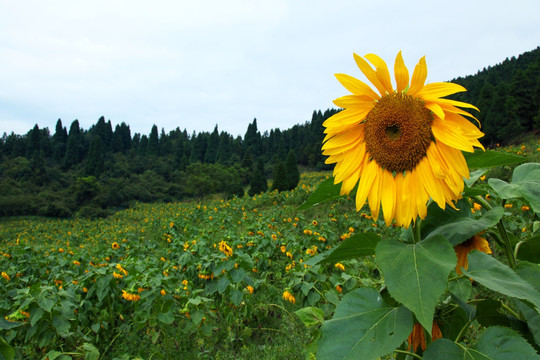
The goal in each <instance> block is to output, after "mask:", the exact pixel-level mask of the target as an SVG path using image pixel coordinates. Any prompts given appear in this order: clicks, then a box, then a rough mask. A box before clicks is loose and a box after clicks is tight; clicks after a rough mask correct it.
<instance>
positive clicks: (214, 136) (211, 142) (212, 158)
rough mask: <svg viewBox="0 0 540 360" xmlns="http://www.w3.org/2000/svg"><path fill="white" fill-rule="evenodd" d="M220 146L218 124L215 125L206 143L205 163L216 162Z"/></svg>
mask: <svg viewBox="0 0 540 360" xmlns="http://www.w3.org/2000/svg"><path fill="white" fill-rule="evenodd" d="M218 147H219V132H218V126H217V125H216V126H215V127H214V131H212V133H211V134H210V137H209V138H208V143H207V144H206V152H205V153H204V163H205V164H213V163H215V162H216V158H217V152H218Z"/></svg>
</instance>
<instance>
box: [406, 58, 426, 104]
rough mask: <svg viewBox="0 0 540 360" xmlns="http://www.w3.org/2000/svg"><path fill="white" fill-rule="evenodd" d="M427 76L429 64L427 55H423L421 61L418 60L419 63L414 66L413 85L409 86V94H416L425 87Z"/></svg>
mask: <svg viewBox="0 0 540 360" xmlns="http://www.w3.org/2000/svg"><path fill="white" fill-rule="evenodd" d="M426 78H427V65H426V57H425V56H423V57H422V58H421V59H420V61H418V64H416V66H415V68H414V72H413V74H412V79H411V87H410V88H409V91H408V94H409V95H416V94H417V93H418V92H419V91H420V90H422V88H423V87H424V83H425V82H426Z"/></svg>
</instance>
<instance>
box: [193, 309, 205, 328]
mask: <svg viewBox="0 0 540 360" xmlns="http://www.w3.org/2000/svg"><path fill="white" fill-rule="evenodd" d="M203 317H204V311H202V310H196V311H194V312H193V313H192V314H191V320H193V322H194V323H195V324H197V325H198V324H199V323H200V322H201V321H202V319H203Z"/></svg>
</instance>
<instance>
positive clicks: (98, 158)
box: [85, 136, 105, 178]
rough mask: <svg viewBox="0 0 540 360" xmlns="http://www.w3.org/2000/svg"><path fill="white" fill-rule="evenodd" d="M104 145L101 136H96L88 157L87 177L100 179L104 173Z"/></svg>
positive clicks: (86, 164) (91, 143)
mask: <svg viewBox="0 0 540 360" xmlns="http://www.w3.org/2000/svg"><path fill="white" fill-rule="evenodd" d="M104 160H105V159H104V154H103V143H102V141H101V137H100V136H94V137H93V138H92V141H91V142H90V150H89V151H88V156H87V157H86V163H85V173H86V175H87V176H90V175H92V176H95V177H96V178H99V177H100V175H101V173H102V172H103V162H104Z"/></svg>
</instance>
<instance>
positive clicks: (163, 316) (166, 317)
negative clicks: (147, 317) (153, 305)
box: [158, 310, 174, 325]
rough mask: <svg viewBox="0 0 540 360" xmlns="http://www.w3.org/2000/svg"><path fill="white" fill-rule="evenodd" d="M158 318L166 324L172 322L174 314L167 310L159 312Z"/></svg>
mask: <svg viewBox="0 0 540 360" xmlns="http://www.w3.org/2000/svg"><path fill="white" fill-rule="evenodd" d="M158 320H159V321H161V322H162V323H164V324H167V325H170V324H172V323H173V322H174V315H173V313H172V310H169V311H167V312H164V313H163V312H162V313H159V314H158Z"/></svg>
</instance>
